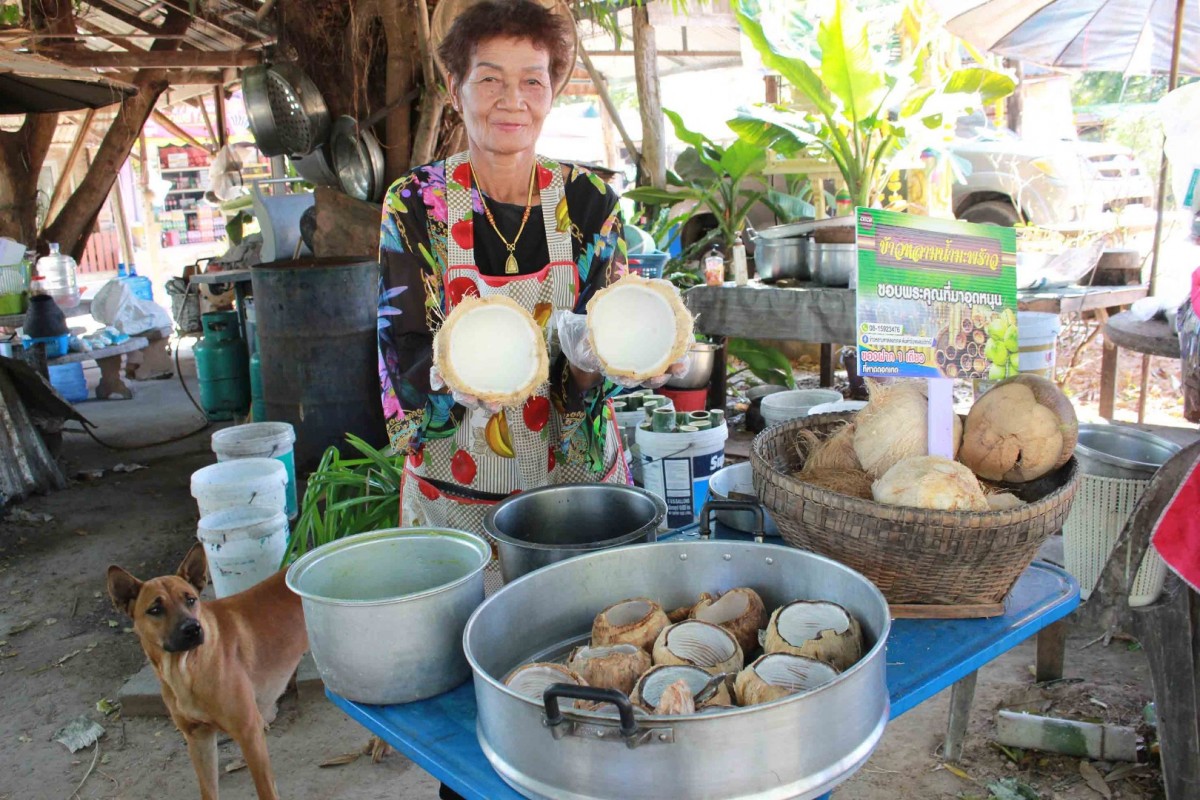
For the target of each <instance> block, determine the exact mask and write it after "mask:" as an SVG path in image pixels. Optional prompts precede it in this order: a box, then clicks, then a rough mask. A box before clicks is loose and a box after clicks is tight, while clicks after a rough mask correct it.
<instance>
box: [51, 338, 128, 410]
mask: <svg viewBox="0 0 1200 800" xmlns="http://www.w3.org/2000/svg"><path fill="white" fill-rule="evenodd" d="M149 344H150V340H149V339H147V338H146V337H144V336H131V337H129V338H128V339H126V340H125V341H123V342H121V343H120V344H114V345H109V346H108V347H99V348H96V349H95V350H91V351H89V352H87V353H67V354H66V355H65V356H59V357H58V358H48V359H46V366H49V367H58V366H62V365H64V364H78V363H82V362H87V361H95V362H96V366H98V367H100V383H99V384H98V385H97V386H96V399H97V400H107V399H108V398H109V397H112V396H113V395H119V396H121V397H122V398H124V399H126V400H129V399H132V397H133V390H132V389H130V388H129V384H127V383H125V381H124V380H122V376H121V357H122V356H124V355H125V354H126V353H135V352H137V351H139V350H142V349H144V348H145V347H147V346H148V345H149Z"/></svg>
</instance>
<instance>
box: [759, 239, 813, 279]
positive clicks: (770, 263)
mask: <svg viewBox="0 0 1200 800" xmlns="http://www.w3.org/2000/svg"><path fill="white" fill-rule="evenodd" d="M807 242H808V239H805V238H803V237H799V236H794V237H791V238H786V239H778V238H774V237H767V236H762V235H761V234H760V235H758V236H755V237H754V274H755V275H757V276H758V278H759V280H763V281H768V282H770V281H778V280H783V279H784V278H791V279H793V280H797V281H806V280H808V278H809V270H808V256H807V252H806V244H807Z"/></svg>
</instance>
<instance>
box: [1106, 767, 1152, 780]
mask: <svg viewBox="0 0 1200 800" xmlns="http://www.w3.org/2000/svg"><path fill="white" fill-rule="evenodd" d="M1145 768H1146V765H1145V764H1122V765H1120V766H1119V767H1114V768H1113V770H1112V772H1110V773H1108V774H1107V775H1105V776H1104V782H1105V783H1116V782H1117V781H1119V780H1121V779H1122V778H1128V777H1129V776H1130V775H1133V774H1134V773H1136V772H1141V771H1143V770H1145Z"/></svg>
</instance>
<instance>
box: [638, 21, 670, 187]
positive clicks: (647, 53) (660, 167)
mask: <svg viewBox="0 0 1200 800" xmlns="http://www.w3.org/2000/svg"><path fill="white" fill-rule="evenodd" d="M633 69H634V78H635V80H636V81H637V93H638V111H639V113H641V115H642V164H643V168H644V169H645V171H646V174H644V175H641V176H640V178H639V181H638V182H639V183H649V185H651V186H655V187H658V188H659V189H665V188H666V186H667V150H666V141H665V138H666V137H665V134H664V129H663V113H662V97H661V95H660V93H659V88H658V45H657V44H656V43H655V40H654V27H653V26H652V25H651V24H650V13H649V12H648V11H647V10H646V7H645V6H644V5H638V6H635V7H634V9H633Z"/></svg>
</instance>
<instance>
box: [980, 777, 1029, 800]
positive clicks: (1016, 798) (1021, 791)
mask: <svg viewBox="0 0 1200 800" xmlns="http://www.w3.org/2000/svg"><path fill="white" fill-rule="evenodd" d="M987 788H988V791H989V792H991V793H992V800H1041V795H1039V794H1038V792H1037V790H1036V789H1034V788H1032V787H1030V786H1027V785H1026V784H1024V783H1021V782H1020V781H1019V780H1017V779H1016V778H1001V779H1000V780H998V781H992V782H991V783H989V784H988V786H987Z"/></svg>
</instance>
